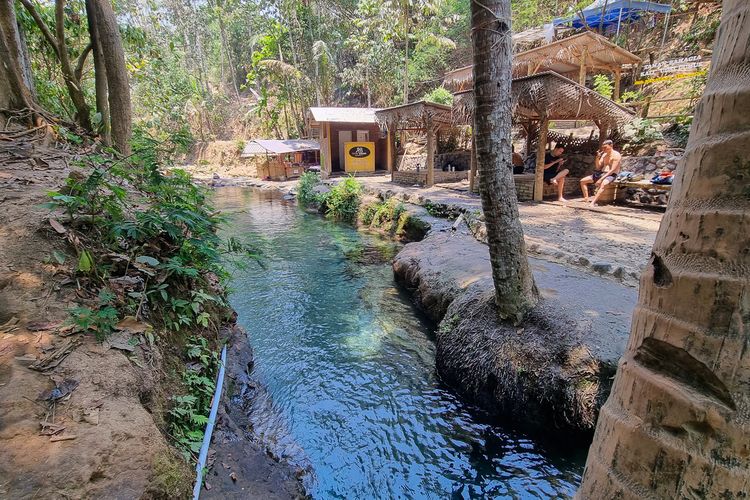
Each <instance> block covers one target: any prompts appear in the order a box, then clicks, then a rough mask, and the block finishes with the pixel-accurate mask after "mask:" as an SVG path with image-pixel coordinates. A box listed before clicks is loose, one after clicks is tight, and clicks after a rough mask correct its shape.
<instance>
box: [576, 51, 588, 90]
mask: <svg viewBox="0 0 750 500" xmlns="http://www.w3.org/2000/svg"><path fill="white" fill-rule="evenodd" d="M588 54H589V49H588V47H584V48H583V52H581V61H580V69H579V70H578V84H579V85H581V86H582V87H585V86H586V58H587V56H588Z"/></svg>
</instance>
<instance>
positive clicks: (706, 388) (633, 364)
mask: <svg viewBox="0 0 750 500" xmlns="http://www.w3.org/2000/svg"><path fill="white" fill-rule="evenodd" d="M749 76H750V2H747V0H724V7H723V11H722V19H721V25H720V27H719V31H718V36H717V40H716V44H715V46H714V53H713V59H712V62H711V70H710V74H709V78H708V84H707V86H706V90H705V93H704V96H703V99H702V100H701V102H700V104H699V105H698V108H697V110H696V114H695V121H694V123H693V127H692V130H691V132H690V139H689V141H688V145H687V148H686V151H685V156H684V159H683V162H682V163H681V164H680V166H679V168H678V170H677V174H676V176H675V183H674V186H673V188H672V198H671V200H670V202H669V206H668V208H667V212H666V214H665V215H664V218H663V220H662V223H661V227H660V228H659V233H658V234H657V237H656V242H655V243H654V247H653V252H652V255H651V261H650V264H649V265H648V267H647V268H646V269H645V270H644V271H643V274H642V276H641V288H640V294H639V301H638V305H637V307H636V309H635V313H634V314H633V322H632V328H631V333H630V341H629V343H628V349H627V352H626V353H625V355H624V356H623V358H622V359H621V361H620V365H619V367H618V371H617V376H616V377H615V381H614V386H613V388H612V393H611V394H610V397H609V399H608V400H607V402H606V404H605V405H604V407H603V408H602V411H601V414H600V416H599V421H598V424H597V428H596V433H595V436H594V442H593V444H592V445H591V449H590V451H589V456H588V461H587V464H586V469H585V471H584V475H583V481H582V484H581V488H580V490H579V492H578V498H582V499H599V498H621V499H642V498H742V497H745V496H746V495H747V492H748V487H749V486H750V454H748V422H749V421H750V420H749V417H748V408H750V389H749V388H750V350H749V349H748V345H749V344H750V251H749V250H748V249H749V248H750V243H749V242H748V234H750V196H749V195H748V193H750V161H749V160H748V156H747V151H748V149H749V148H750V113H748V112H747V110H748V109H750V78H748V77H749Z"/></svg>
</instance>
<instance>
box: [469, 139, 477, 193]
mask: <svg viewBox="0 0 750 500" xmlns="http://www.w3.org/2000/svg"><path fill="white" fill-rule="evenodd" d="M470 165H471V166H470V167H469V192H470V193H473V192H474V191H475V189H476V183H477V182H476V179H477V143H476V141H475V140H474V134H473V131H472V135H471V164H470Z"/></svg>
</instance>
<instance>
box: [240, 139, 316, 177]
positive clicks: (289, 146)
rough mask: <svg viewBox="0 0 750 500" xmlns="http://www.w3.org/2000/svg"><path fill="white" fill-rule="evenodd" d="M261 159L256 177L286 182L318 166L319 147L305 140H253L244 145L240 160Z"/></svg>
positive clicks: (314, 142)
mask: <svg viewBox="0 0 750 500" xmlns="http://www.w3.org/2000/svg"><path fill="white" fill-rule="evenodd" d="M251 157H263V158H264V159H265V161H264V162H263V164H262V165H261V166H260V167H258V177H260V178H261V179H268V180H286V179H293V178H295V177H299V176H300V175H302V173H303V172H304V171H305V170H306V169H307V168H310V167H314V166H319V165H320V145H319V144H318V142H317V141H312V140H305V139H287V140H283V141H282V140H275V139H255V140H253V141H250V142H248V143H247V144H245V147H244V148H243V149H242V153H241V154H240V158H251Z"/></svg>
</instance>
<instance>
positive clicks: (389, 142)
mask: <svg viewBox="0 0 750 500" xmlns="http://www.w3.org/2000/svg"><path fill="white" fill-rule="evenodd" d="M385 154H386V159H385V161H386V165H387V168H388V171H389V172H393V134H392V133H391V129H390V128H388V132H387V135H386V145H385Z"/></svg>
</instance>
